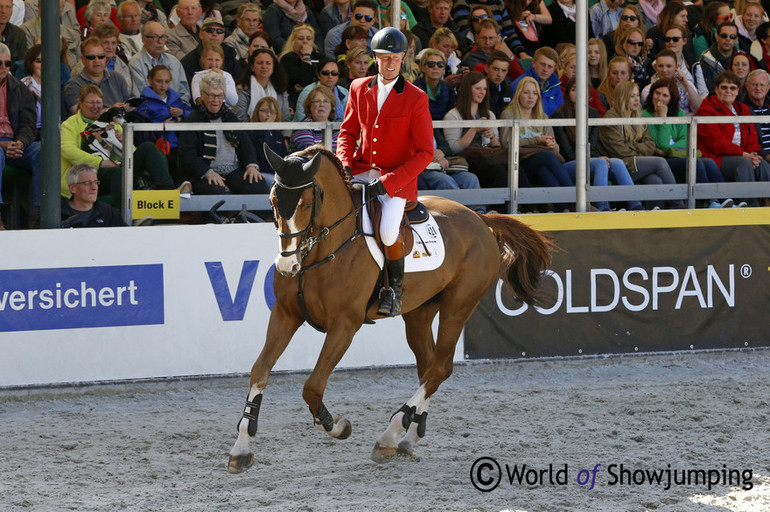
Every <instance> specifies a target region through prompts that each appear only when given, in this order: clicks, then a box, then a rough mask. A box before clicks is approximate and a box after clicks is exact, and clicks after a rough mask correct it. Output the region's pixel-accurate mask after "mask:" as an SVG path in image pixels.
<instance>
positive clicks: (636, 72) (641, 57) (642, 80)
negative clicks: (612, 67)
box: [615, 27, 650, 88]
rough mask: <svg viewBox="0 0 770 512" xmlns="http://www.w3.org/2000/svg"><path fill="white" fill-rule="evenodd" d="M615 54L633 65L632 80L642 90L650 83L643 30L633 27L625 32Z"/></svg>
mask: <svg viewBox="0 0 770 512" xmlns="http://www.w3.org/2000/svg"><path fill="white" fill-rule="evenodd" d="M615 53H616V54H617V55H618V56H620V57H625V58H626V59H628V63H629V64H630V65H631V78H632V80H633V81H634V82H635V83H636V84H637V85H638V86H639V87H640V88H643V87H644V86H646V85H647V84H648V83H649V82H650V77H649V75H648V74H647V68H648V62H647V50H645V48H644V30H643V29H642V28H639V27H632V28H629V29H627V30H625V31H624V32H623V35H622V36H621V37H620V41H619V42H618V44H617V45H616V46H615Z"/></svg>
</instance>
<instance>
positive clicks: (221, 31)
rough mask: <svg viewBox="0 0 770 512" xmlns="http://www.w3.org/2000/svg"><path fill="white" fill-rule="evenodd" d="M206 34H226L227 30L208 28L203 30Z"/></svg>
mask: <svg viewBox="0 0 770 512" xmlns="http://www.w3.org/2000/svg"><path fill="white" fill-rule="evenodd" d="M203 31H204V32H206V33H208V34H224V33H225V29H223V28H213V27H206V28H204V29H203Z"/></svg>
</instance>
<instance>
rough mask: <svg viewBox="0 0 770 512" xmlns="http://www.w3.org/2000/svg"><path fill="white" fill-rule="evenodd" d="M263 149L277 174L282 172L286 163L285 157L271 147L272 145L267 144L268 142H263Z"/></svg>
mask: <svg viewBox="0 0 770 512" xmlns="http://www.w3.org/2000/svg"><path fill="white" fill-rule="evenodd" d="M262 151H264V152H265V157H266V158H267V161H268V162H269V163H270V167H272V168H273V171H274V172H275V173H276V174H280V172H281V170H282V168H283V166H284V165H285V164H286V162H285V161H284V159H283V158H281V156H280V155H278V153H276V152H275V151H273V150H272V149H270V146H268V145H267V142H263V143H262Z"/></svg>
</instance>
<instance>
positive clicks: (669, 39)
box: [663, 36, 684, 43]
mask: <svg viewBox="0 0 770 512" xmlns="http://www.w3.org/2000/svg"><path fill="white" fill-rule="evenodd" d="M663 39H665V40H666V42H667V43H678V42H679V41H681V40H682V39H684V38H683V37H680V36H670V37H664V38H663Z"/></svg>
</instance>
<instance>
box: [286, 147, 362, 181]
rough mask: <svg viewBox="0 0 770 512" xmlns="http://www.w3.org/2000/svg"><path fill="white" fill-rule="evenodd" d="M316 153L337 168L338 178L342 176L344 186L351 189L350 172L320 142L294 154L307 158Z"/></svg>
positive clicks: (351, 179)
mask: <svg viewBox="0 0 770 512" xmlns="http://www.w3.org/2000/svg"><path fill="white" fill-rule="evenodd" d="M316 153H321V154H322V155H323V156H325V157H326V158H328V159H329V160H330V161H331V162H332V163H333V164H334V166H335V167H336V168H337V172H338V173H339V174H340V178H342V181H343V182H344V183H345V186H346V187H347V188H348V190H353V178H352V176H350V173H349V172H348V171H346V170H345V168H344V167H342V162H340V159H339V158H337V155H335V154H334V153H332V152H331V151H329V150H328V149H326V148H325V147H324V146H322V145H321V144H315V145H313V146H310V147H309V148H307V149H303V150H302V151H299V152H298V153H296V154H297V155H298V156H301V157H303V158H307V159H308V160H309V159H311V158H313V157H314V156H315V155H316Z"/></svg>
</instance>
